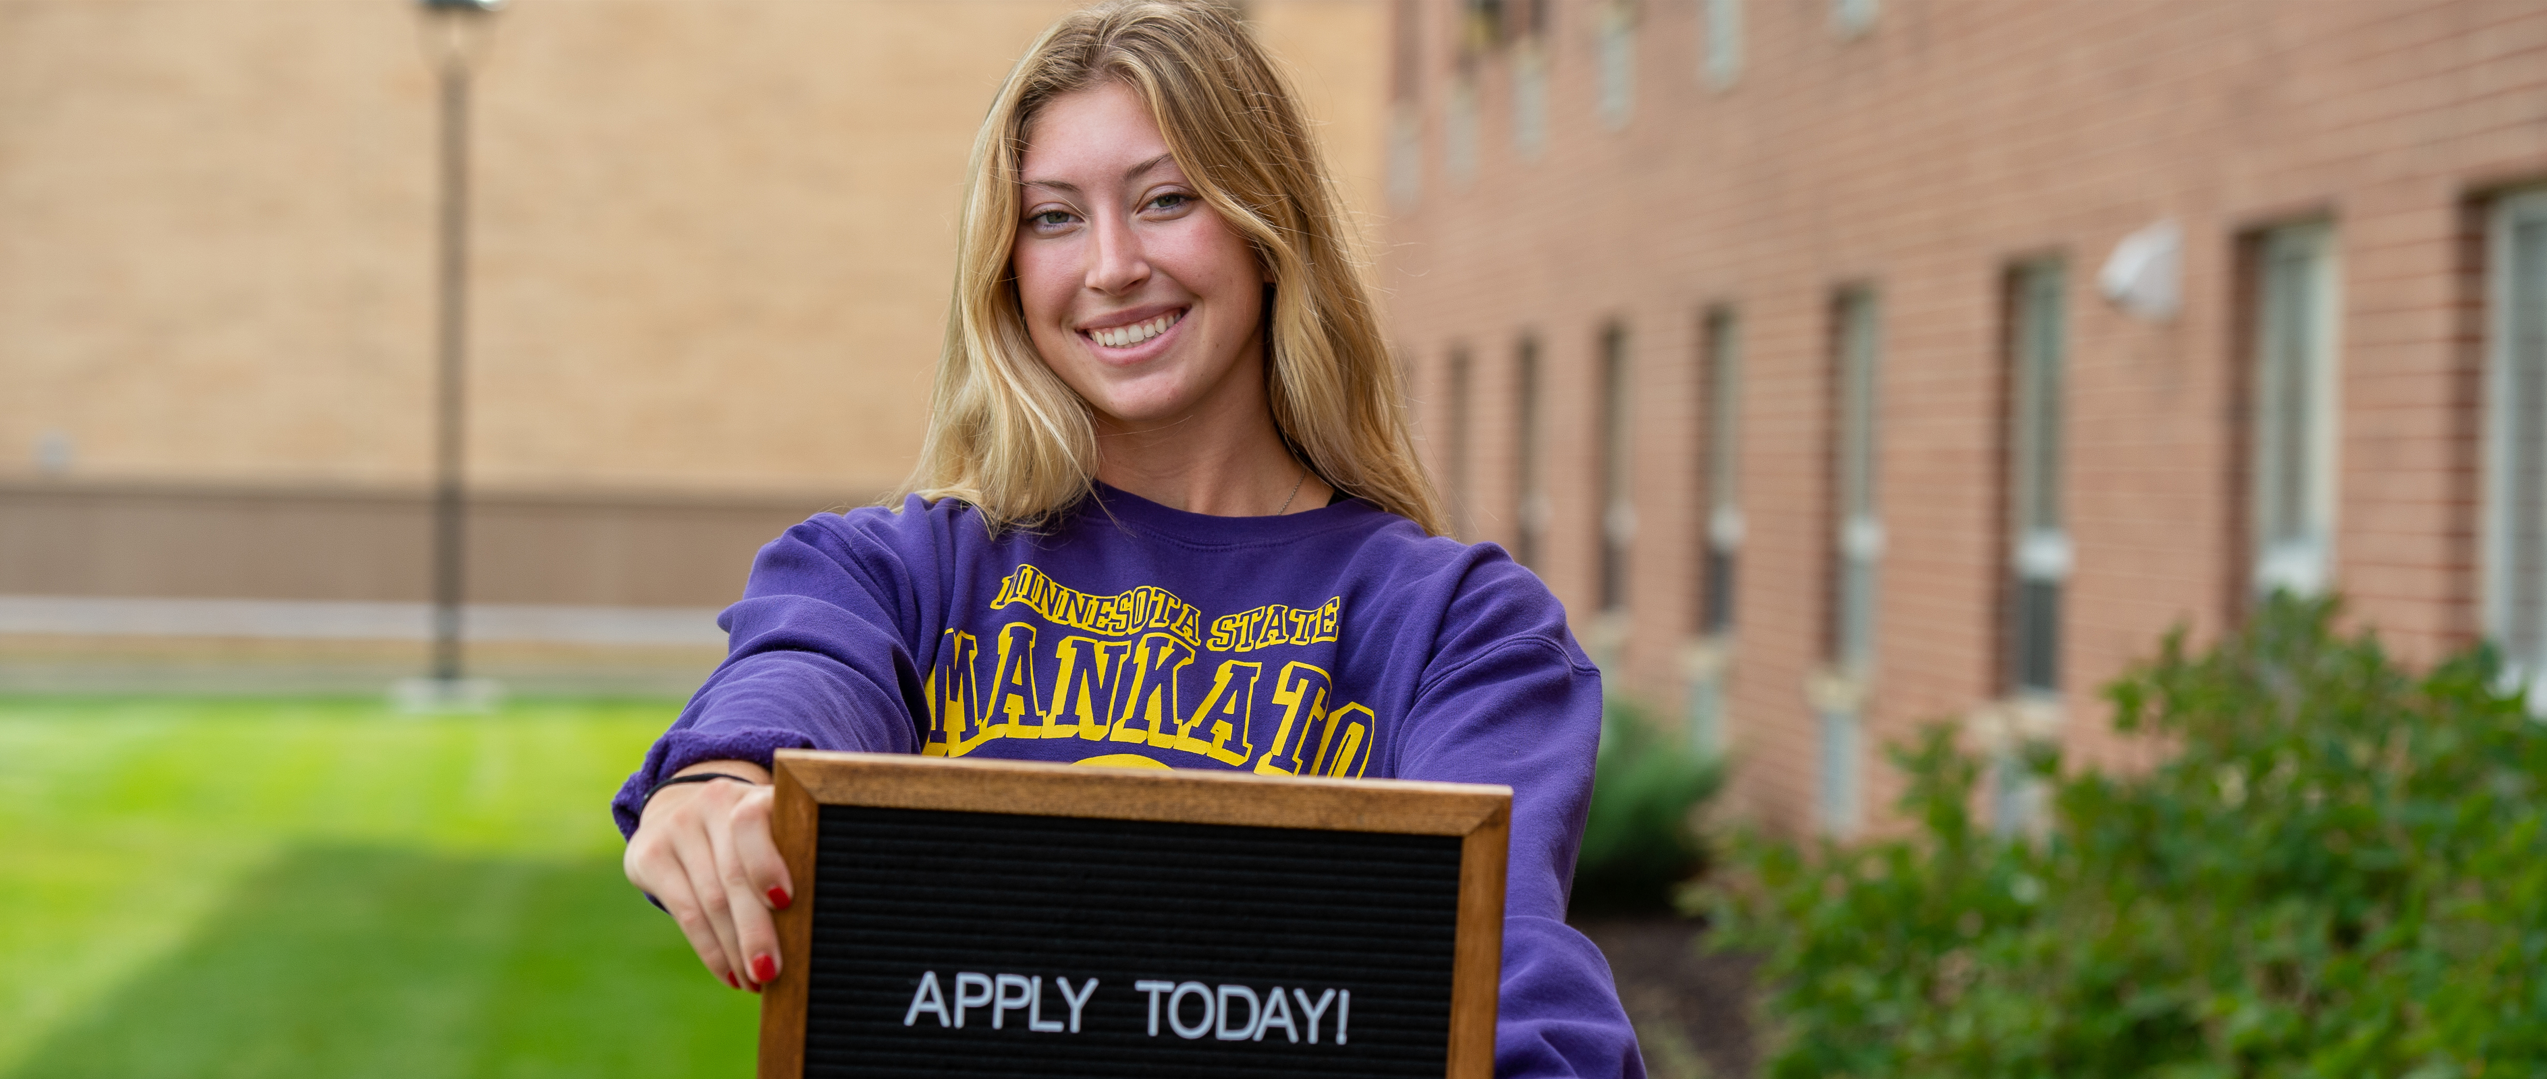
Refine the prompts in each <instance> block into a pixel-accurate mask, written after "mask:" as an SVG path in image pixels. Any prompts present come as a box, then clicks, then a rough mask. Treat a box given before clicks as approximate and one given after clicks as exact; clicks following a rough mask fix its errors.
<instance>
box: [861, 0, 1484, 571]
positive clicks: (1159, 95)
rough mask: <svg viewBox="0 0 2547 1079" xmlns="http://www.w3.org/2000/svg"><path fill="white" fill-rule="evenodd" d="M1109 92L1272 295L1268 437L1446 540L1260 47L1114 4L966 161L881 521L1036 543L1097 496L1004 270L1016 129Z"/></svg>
mask: <svg viewBox="0 0 2547 1079" xmlns="http://www.w3.org/2000/svg"><path fill="white" fill-rule="evenodd" d="M1107 79H1113V80H1118V81H1120V82H1121V83H1122V84H1123V85H1125V86H1127V87H1129V88H1131V89H1132V91H1133V92H1134V93H1136V94H1137V95H1139V96H1140V98H1141V100H1142V101H1143V102H1144V103H1146V104H1147V105H1148V106H1149V109H1150V115H1151V118H1152V119H1153V120H1154V121H1155V122H1156V123H1157V124H1158V127H1159V133H1160V134H1161V135H1163V136H1164V137H1165V138H1166V141H1167V146H1168V150H1169V152H1171V153H1173V154H1174V155H1175V159H1176V162H1177V164H1178V166H1180V167H1181V168H1182V169H1183V170H1184V172H1185V175H1186V177H1187V178H1188V179H1189V180H1191V181H1192V182H1193V183H1194V185H1195V187H1196V188H1197V192H1198V194H1199V195H1200V196H1201V197H1202V199H1203V201H1204V203H1205V204H1206V205H1208V206H1210V207H1211V208H1212V210H1214V211H1215V212H1217V213H1219V214H1220V216H1221V218H1222V219H1223V220H1225V221H1227V222H1228V223H1229V225H1230V227H1231V229H1232V230H1234V231H1236V232H1237V233H1238V234H1239V235H1240V236H1242V237H1245V238H1246V240H1247V242H1248V244H1249V245H1250V246H1251V247H1252V248H1254V250H1255V252H1256V257H1257V259H1258V261H1259V262H1261V263H1262V264H1263V266H1264V267H1265V270H1266V274H1267V276H1268V277H1269V278H1271V279H1272V281H1273V288H1272V300H1273V302H1272V303H1271V304H1270V305H1269V306H1268V308H1267V309H1266V313H1265V319H1266V327H1265V329H1266V333H1265V339H1266V342H1267V347H1266V351H1267V353H1268V355H1267V361H1268V362H1267V364H1266V396H1267V397H1268V398H1269V399H1270V401H1271V404H1272V409H1273V421H1274V428H1275V430H1276V431H1278V432H1280V434H1281V436H1282V438H1283V440H1284V441H1285V442H1286V443H1288V444H1289V445H1290V446H1291V447H1292V448H1293V449H1294V450H1295V451H1297V452H1298V453H1299V454H1300V455H1301V456H1303V457H1304V458H1306V460H1307V464H1308V466H1309V467H1310V468H1311V469H1314V470H1315V471H1316V472H1317V474H1318V476H1319V478H1321V479H1324V480H1326V481H1327V482H1328V483H1329V484H1332V485H1333V486H1335V487H1336V488H1337V489H1339V490H1341V491H1343V492H1345V493H1346V494H1349V495H1352V496H1354V497H1357V498H1361V499H1365V500H1368V501H1370V502H1372V503H1373V504H1376V505H1378V506H1379V507H1380V508H1381V509H1384V510H1387V511H1389V512H1391V513H1395V514H1399V515H1401V516H1404V517H1406V518H1408V519H1410V520H1412V521H1414V522H1415V523H1416V524H1418V525H1421V526H1423V528H1424V529H1425V530H1426V531H1428V532H1431V533H1433V534H1435V535H1440V534H1443V533H1445V532H1447V531H1448V529H1447V528H1446V527H1445V517H1444V514H1443V513H1442V509H1441V504H1440V497H1439V495H1437V494H1436V493H1435V492H1434V490H1433V484H1432V481H1431V479H1430V478H1429V477H1427V476H1426V475H1425V473H1424V469H1423V466H1422V464H1421V463H1420V462H1419V461H1418V460H1417V459H1416V456H1415V452H1414V441H1413V438H1412V435H1411V433H1410V432H1409V430H1408V426H1409V425H1408V421H1407V415H1406V402H1405V397H1404V394H1403V392H1402V389H1401V385H1400V382H1399V376H1398V368H1397V365H1396V362H1395V360H1394V358H1393V357H1392V356H1391V355H1390V353H1389V348H1388V344H1387V342H1386V340H1385V339H1384V338H1383V337H1382V336H1381V332H1380V326H1379V317H1378V313H1377V312H1376V311H1375V310H1374V309H1373V305H1372V303H1371V296H1370V291H1369V289H1368V287H1367V286H1366V285H1365V284H1364V282H1363V279H1362V276H1361V273H1362V271H1361V265H1360V262H1359V260H1358V259H1356V258H1355V256H1354V252H1353V250H1352V248H1351V245H1350V240H1349V237H1350V235H1351V233H1350V231H1349V227H1348V225H1347V223H1346V218H1345V215H1344V212H1343V209H1342V206H1341V203H1340V201H1339V200H1338V199H1337V197H1336V194H1335V191H1334V190H1333V187H1332V185H1331V184H1330V182H1329V181H1328V178H1327V173H1326V169H1325V167H1324V164H1323V163H1322V162H1321V161H1320V159H1319V154H1318V149H1317V144H1316V143H1315V142H1314V141H1312V140H1311V138H1310V136H1309V130H1308V127H1307V125H1306V124H1305V123H1303V122H1302V120H1301V116H1300V110H1299V109H1298V107H1297V106H1296V105H1295V104H1294V103H1293V96H1292V94H1291V91H1290V88H1289V87H1288V86H1286V85H1285V84H1284V81H1283V79H1282V76H1281V75H1280V74H1279V73H1278V72H1277V71H1276V70H1275V69H1274V66H1273V63H1272V61H1271V60H1270V59H1268V58H1267V57H1266V55H1265V53H1264V50H1263V49H1262V48H1261V47H1259V46H1258V45H1257V43H1256V40H1255V37H1254V35H1253V34H1251V33H1249V32H1248V30H1247V28H1246V26H1245V25H1244V24H1243V23H1241V22H1240V21H1239V20H1238V18H1237V17H1236V15H1235V14H1234V13H1233V12H1232V11H1231V10H1230V9H1228V8H1227V7H1224V6H1222V5H1221V4H1218V3H1213V2H1209V0H1113V2H1110V3H1104V4H1099V5H1097V6H1095V7H1091V8H1088V9H1086V10H1084V11H1079V12H1076V13H1073V14H1071V15H1067V16H1064V17H1063V18H1062V19H1061V20H1060V21H1059V22H1056V23H1054V24H1053V25H1052V27H1051V28H1050V29H1047V30H1045V31H1044V34H1043V36H1042V37H1041V38H1039V39H1037V40H1036V42H1035V44H1034V47H1033V48H1031V49H1029V50H1028V51H1027V53H1026V56H1025V58H1024V59H1022V60H1020V61H1018V63H1017V67H1016V69H1015V70H1014V71H1011V72H1010V73H1009V76H1008V82H1007V84H1006V85H1004V86H1002V87H1001V88H1000V91H999V98H998V100H997V101H996V102H994V103H993V104H992V105H991V110H990V115H989V117H988V118H986V119H985V120H984V121H983V122H982V130H981V133H980V135H978V136H977V137H976V138H975V139H974V142H973V159H972V178H971V181H970V183H969V184H968V185H967V187H966V191H965V196H964V212H963V223H962V226H961V232H962V235H961V239H960V241H959V248H958V250H957V252H956V262H955V297H954V302H953V303H952V304H951V305H950V306H951V309H950V311H949V312H948V316H947V326H946V343H945V346H944V351H943V352H942V353H941V354H940V355H939V358H938V370H937V388H936V391H935V395H934V399H933V400H932V402H931V405H930V414H929V429H928V438H927V440H926V441H925V442H924V443H922V445H921V449H920V463H919V467H918V468H917V469H916V470H914V471H913V472H912V475H911V478H910V480H909V481H907V482H906V483H905V484H904V486H903V489H902V491H901V492H899V493H898V494H897V495H896V496H895V497H894V501H896V502H899V501H900V499H901V496H902V495H908V494H916V495H918V496H920V497H921V498H923V499H927V500H930V501H935V500H937V499H941V498H953V499H958V500H961V501H963V502H967V503H970V504H971V505H973V506H974V507H975V508H976V509H977V510H979V511H980V512H981V514H982V517H983V518H984V520H985V521H986V522H987V523H988V524H989V525H990V526H991V527H992V528H993V529H994V530H997V529H1002V528H1009V527H1025V528H1032V527H1035V526H1037V525H1039V524H1042V523H1045V522H1047V521H1049V520H1050V519H1052V518H1053V517H1055V516H1057V515H1059V514H1060V513H1062V512H1063V511H1065V510H1067V509H1069V508H1070V507H1071V506H1073V505H1075V504H1076V503H1077V502H1078V501H1079V500H1080V499H1081V498H1083V497H1085V496H1086V495H1087V494H1088V493H1089V491H1090V490H1091V485H1092V484H1093V482H1094V477H1095V474H1096V465H1097V446H1096V434H1095V429H1094V426H1093V423H1092V422H1091V420H1090V418H1089V413H1088V406H1087V404H1086V403H1085V402H1084V401H1082V400H1081V399H1080V398H1079V396H1078V395H1077V394H1076V393H1075V392H1073V391H1072V390H1071V389H1070V388H1069V386H1068V385H1066V384H1064V383H1063V382H1062V381H1061V379H1060V377H1059V376H1057V375H1055V374H1053V373H1052V370H1051V369H1050V368H1048V367H1047V366H1045V364H1044V362H1043V360H1042V359H1041V358H1040V356H1039V355H1038V354H1037V353H1036V351H1035V346H1034V342H1033V341H1032V339H1031V338H1029V337H1028V335H1027V331H1026V325H1025V321H1024V318H1023V316H1022V314H1021V312H1020V309H1019V306H1018V299H1017V292H1016V284H1015V278H1014V276H1013V274H1012V272H1011V270H1010V267H1009V256H1010V253H1011V251H1012V249H1013V247H1014V245H1015V241H1016V236H1017V227H1018V220H1017V214H1018V199H1017V185H1018V169H1019V162H1020V161H1021V159H1022V158H1023V157H1024V155H1025V135H1026V130H1027V128H1028V126H1029V125H1030V124H1032V123H1033V121H1034V118H1035V114H1036V112H1037V111H1038V110H1040V109H1041V108H1043V106H1044V105H1046V104H1047V103H1049V102H1051V101H1052V100H1053V99H1055V98H1058V97H1061V96H1062V95H1065V94H1068V93H1071V92H1073V91H1076V90H1081V89H1085V88H1087V87H1089V86H1092V85H1095V84H1097V83H1099V82H1100V81H1102V80H1107Z"/></svg>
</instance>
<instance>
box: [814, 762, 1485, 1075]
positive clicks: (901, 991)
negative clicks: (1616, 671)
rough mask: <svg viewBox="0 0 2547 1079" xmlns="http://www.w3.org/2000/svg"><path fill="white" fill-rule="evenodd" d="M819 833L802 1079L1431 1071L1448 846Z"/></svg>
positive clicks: (1456, 855)
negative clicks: (1074, 1024)
mask: <svg viewBox="0 0 2547 1079" xmlns="http://www.w3.org/2000/svg"><path fill="white" fill-rule="evenodd" d="M819 819H820V828H819V836H818V839H817V842H816V844H815V851H816V856H815V857H816V869H815V876H816V885H815V887H814V889H813V896H812V902H813V909H812V910H811V911H810V916H811V920H812V924H813V946H812V956H811V958H812V962H811V965H810V970H809V975H810V977H809V981H808V989H807V998H806V1008H805V1027H804V1029H805V1056H804V1074H805V1075H806V1076H809V1077H813V1076H820V1077H833V1076H840V1077H847V1076H860V1077H894V1076H922V1075H926V1076H1003V1077H1006V1076H1125V1077H1132V1076H1174V1077H1180V1079H1193V1077H1201V1079H1248V1077H1259V1076H1262V1077H1272V1076H1292V1075H1317V1076H1322V1077H1334V1079H1344V1077H1361V1076H1367V1077H1373V1079H1377V1077H1381V1076H1426V1077H1438V1076H1440V1075H1442V1074H1443V1067H1444V1059H1445V1053H1446V1047H1447V1042H1448V1037H1449V1025H1450V1002H1451V969H1452V947H1453V943H1454V935H1455V927H1456V923H1457V914H1458V901H1459V884H1460V849H1461V848H1460V839H1459V837H1457V836H1440V835H1403V834H1392V833H1374V832H1349V831H1327V830H1307V829H1295V828H1257V827H1238V826H1229V825H1218V824H1182V823H1167V822H1157V821H1132V820H1112V819H1094V818H1081V817H1056V816H1031V815H1019V814H1003V813H968V812H943V811H936V810H909V809H883V808H873V807H866V806H849V805H824V806H822V807H821V810H820V818H819ZM1090 979H1094V980H1095V985H1094V986H1093V987H1091V986H1089V984H1088V981H1089V980H1090ZM1145 986H1146V988H1145ZM1162 986H1164V987H1162ZM1277 990H1279V991H1280V993H1281V994H1282V997H1281V1004H1280V1005H1279V1006H1277V1005H1276V1004H1275V1003H1273V999H1272V994H1273V993H1275V991H1277ZM985 996H987V997H988V1002H987V1003H985V1002H984V1001H983V998H984V997H985ZM1030 997H1031V999H1029V998H1030ZM1074 1003H1075V1005H1076V1007H1074V1006H1073V1005H1074ZM1277 1011H1278V1012H1279V1014H1278V1015H1277ZM1074 1019H1075V1020H1076V1022H1077V1025H1078V1029H1077V1030H1076V1031H1073V1030H1071V1029H1070V1024H1071V1022H1072V1021H1073V1020H1074ZM959 1021H960V1024H961V1025H960V1026H959V1025H958V1022H959ZM1313 1035H1314V1043H1313V1041H1312V1036H1313Z"/></svg>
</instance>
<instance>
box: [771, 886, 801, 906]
mask: <svg viewBox="0 0 2547 1079" xmlns="http://www.w3.org/2000/svg"><path fill="white" fill-rule="evenodd" d="M795 901H796V897H795V896H792V895H789V894H787V889H785V888H772V889H770V890H769V905H770V906H773V907H777V908H778V909H780V910H786V909H787V904H789V903H793V902H795Z"/></svg>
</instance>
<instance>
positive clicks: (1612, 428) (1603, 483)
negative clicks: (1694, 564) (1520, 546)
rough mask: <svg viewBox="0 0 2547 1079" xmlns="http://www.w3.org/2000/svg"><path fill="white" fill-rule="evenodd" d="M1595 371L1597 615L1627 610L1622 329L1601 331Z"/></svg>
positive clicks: (1630, 399) (1627, 414)
mask: <svg viewBox="0 0 2547 1079" xmlns="http://www.w3.org/2000/svg"><path fill="white" fill-rule="evenodd" d="M1599 345H1600V362H1599V366H1598V376H1597V377H1598V378H1599V379H1600V386H1599V401H1598V403H1597V405H1596V406H1595V407H1596V408H1597V409H1598V415H1597V420H1598V422H1597V424H1596V425H1595V426H1594V428H1593V436H1594V438H1596V439H1597V440H1598V442H1597V446H1598V449H1597V458H1596V460H1597V466H1596V467H1597V470H1596V473H1595V476H1594V480H1595V482H1596V483H1597V484H1598V486H1597V487H1596V488H1595V490H1596V491H1597V492H1598V494H1599V496H1600V497H1599V501H1598V506H1599V510H1598V513H1599V516H1598V518H1597V522H1596V526H1597V537H1598V539H1599V541H1600V543H1599V546H1598V547H1597V548H1596V550H1598V551H1599V552H1600V553H1599V559H1600V565H1599V567H1598V572H1599V575H1600V579H1599V588H1600V592H1599V600H1600V604H1599V607H1598V610H1600V611H1601V612H1602V613H1604V614H1621V613H1624V612H1625V611H1626V610H1627V607H1628V603H1627V596H1628V587H1627V584H1628V569H1629V566H1628V560H1629V558H1630V557H1632V555H1633V546H1632V545H1633V544H1634V542H1635V537H1636V483H1635V477H1634V475H1633V469H1634V464H1635V457H1636V432H1635V412H1636V404H1635V397H1634V392H1635V391H1634V388H1633V386H1634V366H1633V358H1632V357H1631V356H1630V355H1629V345H1630V339H1629V337H1628V331H1627V323H1626V322H1624V321H1622V320H1612V321H1610V322H1608V323H1605V324H1604V325H1603V326H1602V327H1601V335H1600V342H1599Z"/></svg>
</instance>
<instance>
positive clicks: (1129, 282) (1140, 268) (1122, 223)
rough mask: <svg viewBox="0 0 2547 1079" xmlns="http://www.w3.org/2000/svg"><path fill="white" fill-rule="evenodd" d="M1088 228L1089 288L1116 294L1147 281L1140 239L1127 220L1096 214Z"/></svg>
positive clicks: (1113, 214)
mask: <svg viewBox="0 0 2547 1079" xmlns="http://www.w3.org/2000/svg"><path fill="white" fill-rule="evenodd" d="M1092 228H1093V231H1094V233H1095V239H1096V244H1095V247H1094V249H1093V250H1092V251H1091V252H1090V254H1089V260H1090V261H1089V263H1088V287H1089V288H1091V289H1094V290H1096V291H1098V292H1103V293H1107V294H1110V295H1111V294H1120V293H1123V292H1127V291H1130V290H1132V289H1134V288H1138V287H1140V285H1141V283H1142V282H1144V281H1147V280H1149V279H1150V264H1149V262H1148V261H1147V260H1145V259H1143V258H1142V257H1141V237H1140V234H1139V233H1138V232H1137V231H1135V230H1134V229H1133V227H1132V221H1131V218H1130V217H1128V216H1127V215H1125V214H1123V213H1121V212H1119V211H1116V212H1104V213H1100V214H1098V215H1097V219H1096V221H1094V222H1093V223H1092Z"/></svg>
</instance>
